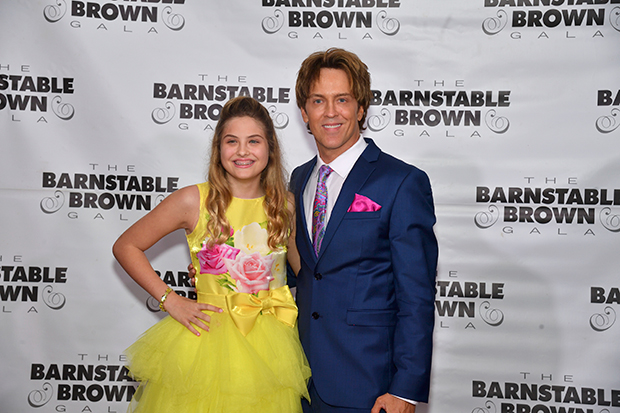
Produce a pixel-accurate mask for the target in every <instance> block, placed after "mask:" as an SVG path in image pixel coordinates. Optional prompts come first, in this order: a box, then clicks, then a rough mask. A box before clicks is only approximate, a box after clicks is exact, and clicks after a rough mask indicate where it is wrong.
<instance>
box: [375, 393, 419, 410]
mask: <svg viewBox="0 0 620 413" xmlns="http://www.w3.org/2000/svg"><path fill="white" fill-rule="evenodd" d="M381 409H383V410H385V412H386V413H415V404H411V403H407V402H406V401H404V400H403V399H399V398H398V397H394V396H392V395H391V394H389V393H385V394H384V395H383V396H379V397H378V398H377V400H376V401H375V405H374V406H373V407H372V410H371V411H370V413H380V412H381Z"/></svg>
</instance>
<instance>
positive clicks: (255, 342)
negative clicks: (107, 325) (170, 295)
mask: <svg viewBox="0 0 620 413" xmlns="http://www.w3.org/2000/svg"><path fill="white" fill-rule="evenodd" d="M198 187H199V190H200V200H201V202H200V204H201V209H200V219H199V222H198V224H197V226H196V228H195V229H194V231H193V232H192V233H191V234H189V235H187V242H188V245H189V249H190V253H191V259H192V263H193V264H194V267H195V268H196V269H197V272H198V274H197V276H196V291H197V293H198V301H199V302H206V303H210V304H214V305H216V306H218V307H220V308H222V309H223V310H224V311H223V312H222V313H212V312H209V314H210V315H211V317H212V318H211V323H210V331H209V332H201V335H200V337H197V336H195V335H194V334H192V333H191V332H190V331H189V330H187V329H186V328H185V327H183V326H182V325H181V324H179V323H178V322H177V321H175V320H174V319H173V318H172V317H170V316H168V317H166V318H164V319H163V320H161V321H160V322H158V323H157V324H155V325H154V326H153V327H151V328H150V329H149V330H147V331H146V332H145V333H144V334H143V335H142V336H141V337H140V338H139V339H138V341H136V342H135V343H134V344H133V345H131V346H130V347H129V348H128V349H127V350H126V351H125V354H126V355H127V359H128V362H129V363H128V367H129V370H130V371H131V373H132V375H133V377H134V378H135V379H136V380H138V381H139V382H140V386H139V387H138V389H137V391H136V393H135V394H134V397H133V399H132V401H131V403H130V405H129V410H128V411H129V412H148V413H154V412H157V413H168V412H169V413H193V412H195V413H207V412H209V413H214V412H225V413H234V412H240V413H249V412H252V413H257V412H270V413H272V412H273V413H276V412H277V413H289V412H301V397H305V398H309V396H308V392H307V387H306V383H307V380H308V378H309V377H310V367H309V366H308V361H307V360H306V357H305V355H304V352H303V349H302V347H301V344H300V342H299V336H298V333H297V325H296V318H297V307H296V305H295V302H294V300H293V297H292V296H291V293H290V291H289V288H288V286H287V285H286V249H285V247H283V248H281V249H280V250H279V251H272V250H270V249H269V247H268V246H267V231H266V223H267V216H266V215H265V212H264V210H263V198H257V199H238V198H233V200H232V203H231V204H230V206H229V208H228V210H227V211H226V216H227V218H228V220H229V222H230V224H231V226H232V228H233V231H234V232H233V233H231V236H230V238H229V239H228V241H227V242H226V243H224V244H222V245H215V246H214V247H212V248H209V247H208V245H207V244H206V242H205V233H206V224H207V212H206V209H205V208H204V203H205V199H206V196H207V193H208V190H209V187H208V184H207V183H203V184H200V185H198Z"/></svg>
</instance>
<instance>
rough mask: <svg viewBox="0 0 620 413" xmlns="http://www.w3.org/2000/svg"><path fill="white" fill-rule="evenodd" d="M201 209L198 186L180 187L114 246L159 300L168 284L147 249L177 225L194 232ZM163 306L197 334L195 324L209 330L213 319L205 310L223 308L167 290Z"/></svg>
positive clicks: (132, 273) (125, 265)
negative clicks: (149, 257) (147, 256)
mask: <svg viewBox="0 0 620 413" xmlns="http://www.w3.org/2000/svg"><path fill="white" fill-rule="evenodd" d="M199 211H200V193H199V191H198V187H197V186H189V187H185V188H182V189H179V190H178V191H175V192H173V193H172V194H170V195H169V196H168V197H166V199H164V200H163V201H162V202H161V203H160V204H159V205H157V206H156V207H155V208H154V209H153V210H152V211H151V212H149V213H148V214H146V215H145V216H144V217H142V218H141V219H140V220H139V221H137V222H136V223H135V224H133V225H132V226H131V227H129V229H127V231H125V232H124V233H123V234H122V235H121V236H120V237H119V238H118V240H116V242H115V243H114V246H113V247H112V252H113V253H114V256H115V257H116V259H117V260H118V262H119V263H120V265H121V266H122V267H123V268H124V269H125V271H126V272H127V274H129V276H130V277H131V278H133V279H134V281H135V282H136V283H138V285H140V286H141V287H142V288H144V289H145V290H146V291H147V292H148V293H149V294H151V296H152V297H153V298H155V299H156V300H157V301H159V300H160V299H161V297H162V296H163V295H164V293H165V292H166V289H167V288H168V285H166V283H164V282H163V281H162V280H161V278H159V276H158V275H157V273H155V271H154V270H153V267H152V266H151V264H150V263H149V261H148V259H147V258H146V255H145V254H144V251H146V250H147V249H149V248H150V247H152V246H153V245H154V244H155V243H156V242H157V241H159V240H160V239H162V238H163V237H164V236H166V235H168V234H170V233H171V232H173V231H176V230H178V229H185V231H186V232H187V233H191V231H192V230H193V229H194V227H195V226H196V223H197V222H198V215H199ZM164 308H165V309H166V310H167V311H168V313H170V316H172V318H174V319H175V320H176V321H178V322H179V323H181V324H182V325H184V326H185V327H186V328H187V329H188V330H190V331H191V332H192V333H194V334H196V335H197V336H200V333H199V332H198V330H197V329H196V327H198V328H201V329H203V330H205V331H209V327H208V325H207V323H209V322H210V321H211V317H209V316H208V315H207V314H205V313H203V311H204V310H208V311H216V312H221V311H222V310H221V309H219V308H217V307H214V306H212V305H210V304H200V303H197V302H195V301H193V300H190V299H188V298H185V297H181V296H179V295H177V294H176V293H175V292H174V291H173V292H171V293H170V294H168V296H167V298H166V301H165V304H164Z"/></svg>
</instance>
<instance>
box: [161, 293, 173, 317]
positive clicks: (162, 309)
mask: <svg viewBox="0 0 620 413" xmlns="http://www.w3.org/2000/svg"><path fill="white" fill-rule="evenodd" d="M171 292H172V288H170V287H168V288H167V289H166V292H165V293H164V295H162V296H161V299H160V300H159V309H160V310H161V311H163V312H164V313H167V312H168V311H166V309H165V308H164V303H165V302H166V298H168V294H170V293H171Z"/></svg>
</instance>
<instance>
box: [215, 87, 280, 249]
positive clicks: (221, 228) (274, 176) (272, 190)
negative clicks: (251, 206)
mask: <svg viewBox="0 0 620 413" xmlns="http://www.w3.org/2000/svg"><path fill="white" fill-rule="evenodd" d="M244 116H248V117H250V118H252V119H254V120H256V121H257V122H258V123H260V124H261V125H262V126H263V129H264V132H265V137H266V139H267V144H268V146H269V160H268V162H267V166H266V167H265V169H264V170H263V172H262V173H261V177H260V183H261V186H262V188H263V190H264V191H265V200H264V201H263V208H264V210H265V213H266V215H267V218H268V223H267V233H268V240H267V243H268V245H269V247H270V248H271V249H272V250H273V249H277V248H278V246H279V245H282V244H284V243H285V241H286V238H287V236H288V233H289V229H290V228H291V225H292V216H291V213H290V211H289V209H288V208H287V205H286V204H287V191H286V185H285V179H284V167H283V165H282V152H281V150H280V144H279V142H278V137H277V136H276V130H275V128H274V126H273V121H272V120H271V117H270V116H269V112H268V111H267V109H265V107H264V106H263V105H261V104H260V103H259V102H258V101H256V100H255V99H253V98H251V97H247V96H238V97H236V98H233V99H231V100H229V101H228V102H227V103H226V104H225V105H224V108H223V109H222V112H221V114H220V119H219V121H218V123H217V126H216V127H215V132H214V134H213V142H212V143H211V156H210V162H209V172H208V176H207V180H208V181H209V187H210V190H209V195H208V196H207V200H206V202H205V204H206V208H207V212H208V213H209V221H208V222H207V234H206V235H207V238H208V240H209V241H208V243H209V244H210V245H211V246H213V244H222V243H224V242H225V241H226V240H227V239H228V238H229V237H230V233H231V232H232V231H231V229H232V228H231V226H230V224H229V222H228V219H226V210H227V209H228V205H230V202H231V201H232V192H231V190H230V186H229V184H228V181H227V180H226V176H227V172H226V170H225V169H224V167H223V166H222V158H221V154H222V152H221V145H222V134H223V131H224V129H225V127H226V125H227V124H228V122H229V121H230V120H231V119H233V118H238V117H244Z"/></svg>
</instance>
